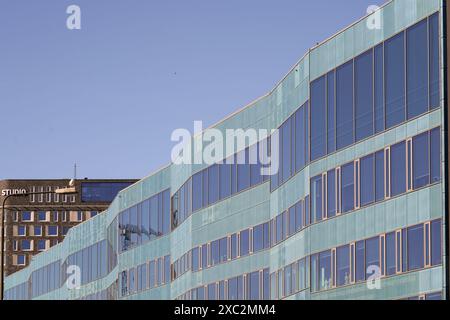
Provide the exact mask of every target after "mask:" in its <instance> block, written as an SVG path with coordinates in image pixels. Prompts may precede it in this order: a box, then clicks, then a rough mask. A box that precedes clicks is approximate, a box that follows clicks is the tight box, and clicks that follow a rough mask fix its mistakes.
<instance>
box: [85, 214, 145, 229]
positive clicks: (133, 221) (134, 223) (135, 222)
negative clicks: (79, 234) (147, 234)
mask: <svg viewBox="0 0 450 320" xmlns="http://www.w3.org/2000/svg"><path fill="white" fill-rule="evenodd" d="M133 213H134V212H133ZM136 214H137V211H136ZM131 217H132V222H131V223H132V224H133V225H134V226H136V225H137V220H136V221H135V219H134V215H133V214H132V216H131ZM136 219H137V216H136ZM77 221H83V211H78V212H77Z"/></svg>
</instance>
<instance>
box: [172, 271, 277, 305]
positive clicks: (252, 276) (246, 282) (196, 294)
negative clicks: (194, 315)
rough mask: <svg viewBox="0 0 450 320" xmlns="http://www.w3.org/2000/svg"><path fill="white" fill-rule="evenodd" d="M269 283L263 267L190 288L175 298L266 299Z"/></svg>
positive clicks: (268, 295) (267, 274) (268, 296)
mask: <svg viewBox="0 0 450 320" xmlns="http://www.w3.org/2000/svg"><path fill="white" fill-rule="evenodd" d="M269 285H270V284H269V269H264V270H258V271H254V272H250V273H246V274H243V275H239V276H236V277H233V278H229V279H227V280H221V281H218V282H213V283H210V284H207V285H204V286H200V287H197V288H194V289H191V290H189V291H188V292H186V293H184V294H182V295H181V296H179V297H178V298H177V300H268V299H269V298H270V292H269Z"/></svg>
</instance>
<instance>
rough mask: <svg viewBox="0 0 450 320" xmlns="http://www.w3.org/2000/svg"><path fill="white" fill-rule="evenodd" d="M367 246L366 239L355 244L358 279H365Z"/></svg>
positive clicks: (356, 275)
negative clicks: (365, 246)
mask: <svg viewBox="0 0 450 320" xmlns="http://www.w3.org/2000/svg"><path fill="white" fill-rule="evenodd" d="M365 269H366V268H365V248H364V240H363V241H358V242H356V245H355V277H356V279H355V280H356V281H361V280H364V279H365V274H366V270H365Z"/></svg>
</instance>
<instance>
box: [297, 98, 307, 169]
mask: <svg viewBox="0 0 450 320" xmlns="http://www.w3.org/2000/svg"><path fill="white" fill-rule="evenodd" d="M305 109H306V106H305V105H303V106H301V107H300V109H299V110H297V112H296V113H295V170H296V171H299V170H300V169H302V168H303V167H304V166H305V165H306V140H307V139H309V135H308V134H307V132H306V121H308V119H307V118H305Z"/></svg>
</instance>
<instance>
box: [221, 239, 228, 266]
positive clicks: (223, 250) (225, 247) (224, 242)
mask: <svg viewBox="0 0 450 320" xmlns="http://www.w3.org/2000/svg"><path fill="white" fill-rule="evenodd" d="M227 259H228V239H227V238H226V237H225V238H222V239H220V240H219V261H220V262H225V261H227Z"/></svg>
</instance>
